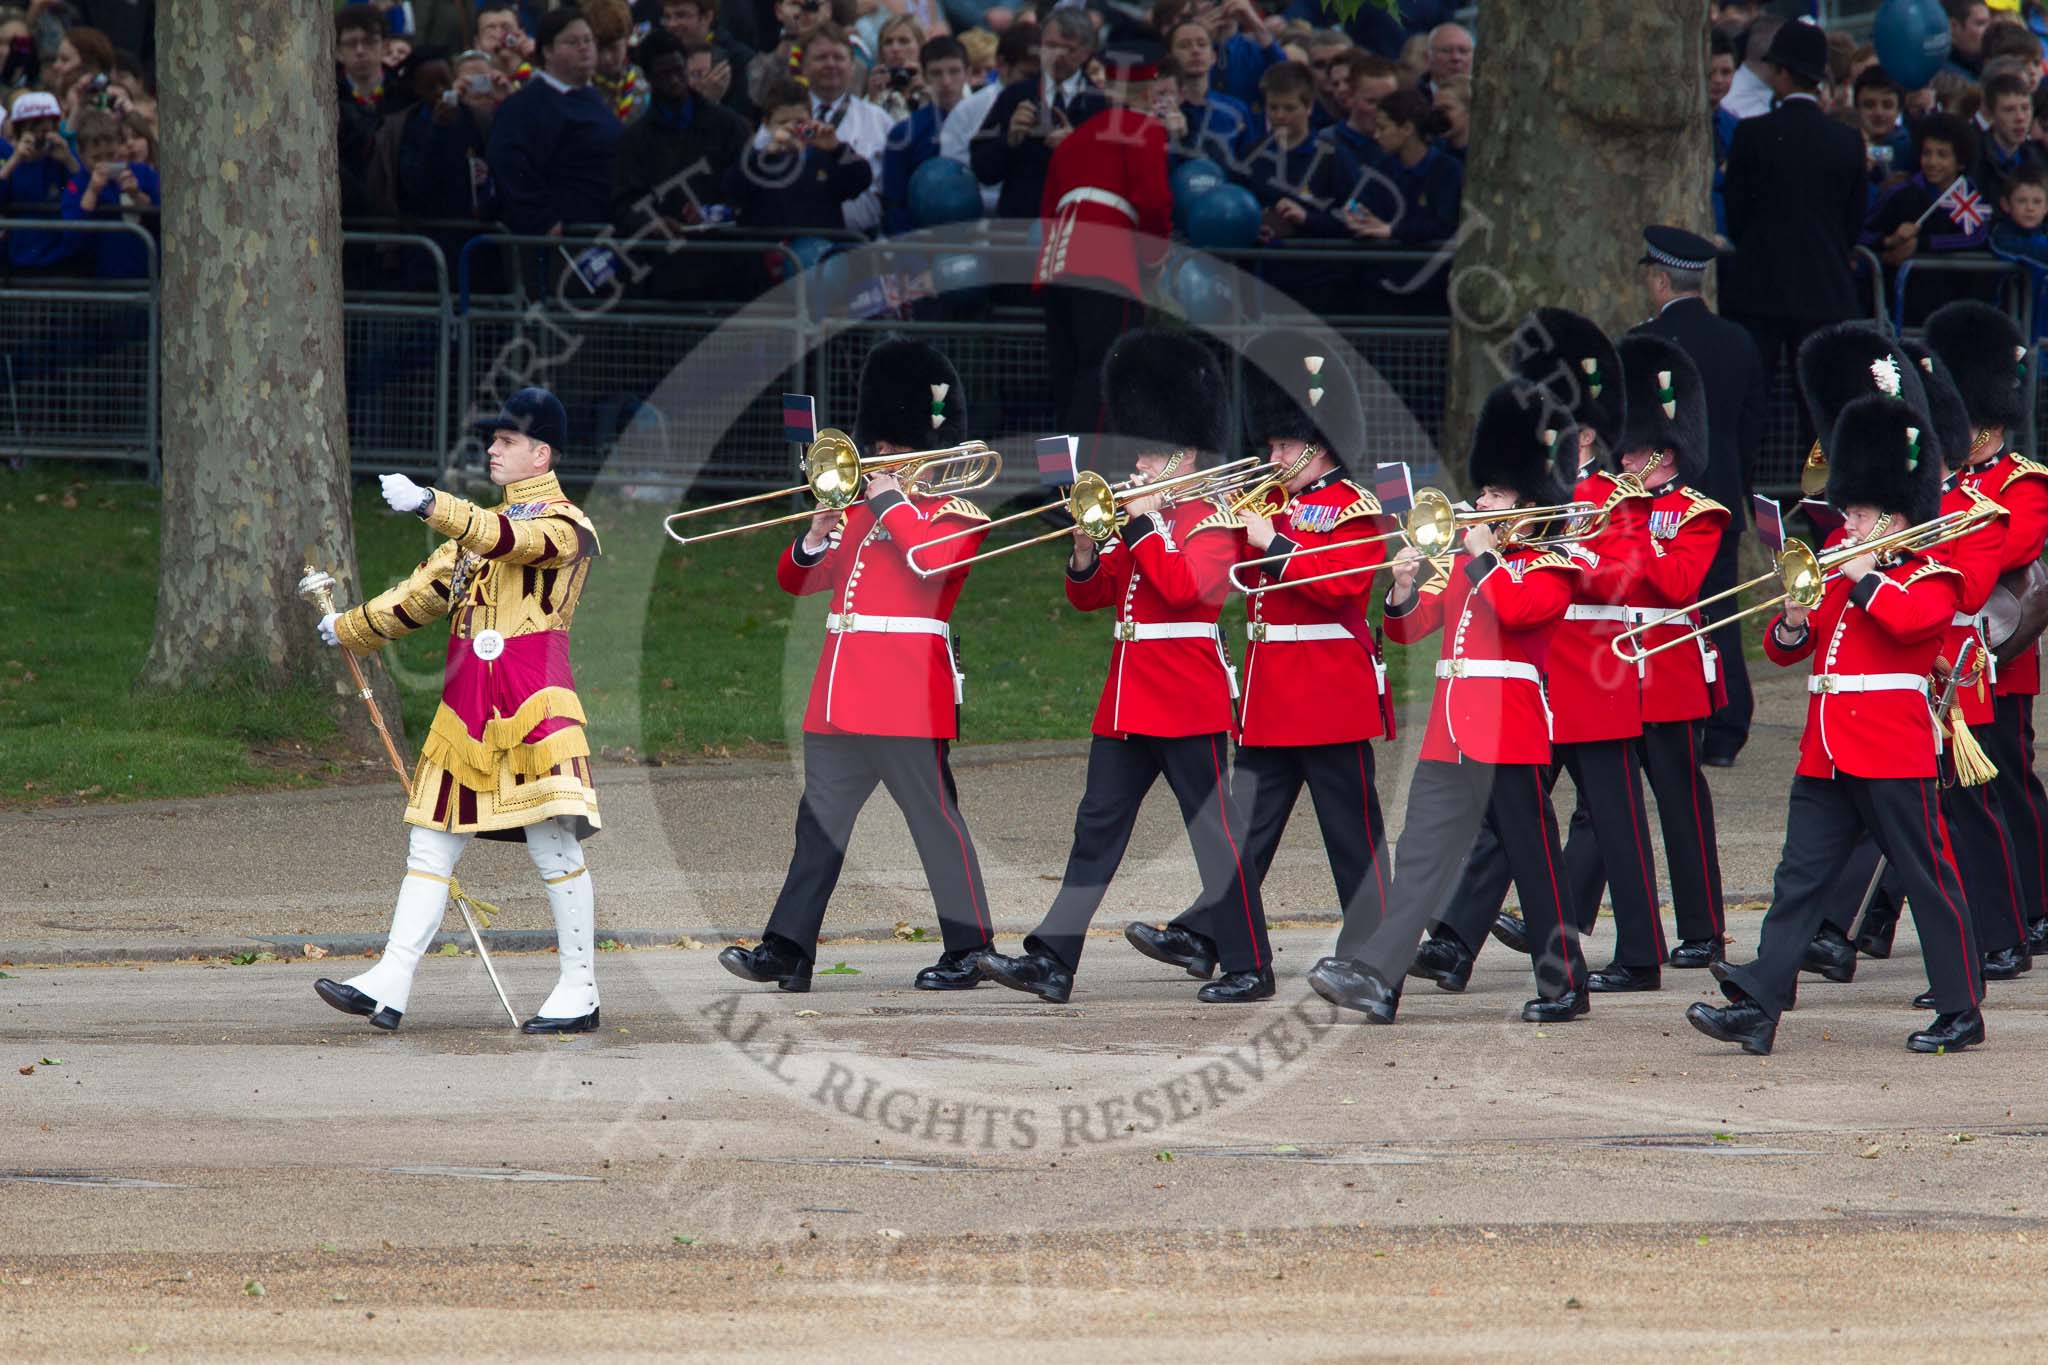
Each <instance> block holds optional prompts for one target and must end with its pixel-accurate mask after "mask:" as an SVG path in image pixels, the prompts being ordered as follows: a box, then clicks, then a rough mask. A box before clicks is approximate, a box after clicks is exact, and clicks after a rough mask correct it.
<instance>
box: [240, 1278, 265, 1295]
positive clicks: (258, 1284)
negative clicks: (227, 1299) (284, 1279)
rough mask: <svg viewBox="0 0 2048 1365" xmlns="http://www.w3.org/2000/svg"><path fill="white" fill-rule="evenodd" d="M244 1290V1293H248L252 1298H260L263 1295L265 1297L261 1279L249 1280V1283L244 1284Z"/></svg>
mask: <svg viewBox="0 0 2048 1365" xmlns="http://www.w3.org/2000/svg"><path fill="white" fill-rule="evenodd" d="M242 1292H243V1293H244V1294H247V1295H248V1296H249V1297H250V1298H252V1299H260V1298H262V1297H263V1281H261V1280H251V1281H249V1283H247V1284H245V1285H243V1286H242Z"/></svg>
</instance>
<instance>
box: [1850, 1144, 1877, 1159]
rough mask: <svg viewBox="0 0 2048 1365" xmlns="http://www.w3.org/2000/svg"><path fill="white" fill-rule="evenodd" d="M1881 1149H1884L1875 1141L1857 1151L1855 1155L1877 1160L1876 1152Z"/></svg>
mask: <svg viewBox="0 0 2048 1365" xmlns="http://www.w3.org/2000/svg"><path fill="white" fill-rule="evenodd" d="M1883 1150H1884V1149H1883V1148H1882V1147H1879V1146H1878V1145H1877V1144H1876V1143H1874V1142H1873V1143H1871V1144H1870V1145H1869V1146H1868V1147H1865V1148H1864V1149H1863V1150H1862V1151H1860V1152H1858V1153H1857V1154H1856V1155H1858V1156H1860V1157H1862V1158H1863V1159H1864V1160H1865V1161H1875V1160H1877V1154H1878V1153H1879V1152H1881V1151H1883Z"/></svg>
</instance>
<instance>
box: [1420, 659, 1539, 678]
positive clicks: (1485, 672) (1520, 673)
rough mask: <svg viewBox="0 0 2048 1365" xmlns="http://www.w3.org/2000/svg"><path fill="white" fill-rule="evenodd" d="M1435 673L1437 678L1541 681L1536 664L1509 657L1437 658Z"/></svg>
mask: <svg viewBox="0 0 2048 1365" xmlns="http://www.w3.org/2000/svg"><path fill="white" fill-rule="evenodd" d="M1436 675H1437V676H1438V677H1439V678H1520V679H1521V680H1522V681H1523V682H1532V683H1539V684H1540V683H1541V682H1542V681H1543V679H1542V676H1541V675H1540V674H1538V673H1537V672H1536V665H1534V664H1525V663H1517V662H1515V661H1513V660H1511V659H1438V660H1437V661H1436Z"/></svg>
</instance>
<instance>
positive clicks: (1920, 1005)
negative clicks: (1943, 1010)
mask: <svg viewBox="0 0 2048 1365" xmlns="http://www.w3.org/2000/svg"><path fill="white" fill-rule="evenodd" d="M1913 1008H1914V1009H1916V1010H1931V1009H1933V1008H1934V992H1933V991H1931V990H1926V991H1922V992H1920V994H1918V995H1916V996H1914V997H1913Z"/></svg>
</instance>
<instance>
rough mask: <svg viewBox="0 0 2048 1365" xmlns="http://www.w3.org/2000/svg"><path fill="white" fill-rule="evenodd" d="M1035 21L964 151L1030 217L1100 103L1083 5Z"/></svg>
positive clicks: (1103, 104) (1005, 208)
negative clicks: (1028, 66) (1020, 71)
mask: <svg viewBox="0 0 2048 1365" xmlns="http://www.w3.org/2000/svg"><path fill="white" fill-rule="evenodd" d="M1040 27H1041V28H1042V29H1043V33H1042V35H1041V36H1040V38H1039V42H1038V64H1039V71H1038V75H1037V76H1036V77H1035V78H1033V79H1030V80H1021V81H1017V82H1016V83H1014V84H1012V85H1008V86H1005V87H1004V88H1003V93H1002V94H1000V95H998V96H997V97H996V102H995V104H994V105H993V106H992V107H991V108H990V109H989V111H988V117H987V118H985V119H983V120H982V123H981V131H980V132H978V133H976V134H975V135H974V142H973V144H972V146H971V147H970V148H969V151H968V157H969V160H970V162H971V164H972V165H973V167H974V175H975V178H976V179H978V180H980V181H981V183H982V184H984V185H1000V186H1001V187H1002V189H1001V192H1000V193H999V194H998V196H997V198H996V212H995V216H996V217H998V218H1036V217H1038V208H1039V203H1038V201H1039V196H1040V194H1041V193H1042V192H1043V191H1044V189H1045V172H1046V168H1047V167H1048V166H1050V165H1051V164H1052V154H1053V151H1054V150H1055V149H1056V148H1057V147H1058V146H1059V145H1060V144H1061V143H1062V142H1064V141H1066V140H1067V136H1068V135H1069V134H1070V133H1072V132H1073V131H1074V130H1075V129H1076V128H1079V127H1080V126H1081V125H1082V124H1083V123H1086V122H1087V121H1088V120H1089V119H1090V118H1092V117H1093V116H1094V115H1096V114H1098V113H1100V112H1101V111H1102V110H1103V109H1105V108H1107V107H1108V104H1107V101H1106V100H1105V99H1104V97H1103V94H1102V91H1101V90H1099V89H1097V88H1096V87H1095V86H1093V85H1091V84H1090V83H1089V81H1088V59H1089V58H1090V57H1092V56H1094V55H1095V22H1094V21H1093V20H1092V19H1090V18H1089V17H1088V12H1087V11H1086V10H1082V9H1056V10H1054V11H1053V12H1052V13H1051V14H1049V15H1047V16H1046V18H1045V22H1044V23H1043V24H1042V25H1040ZM1859 226H1860V225H1859Z"/></svg>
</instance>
